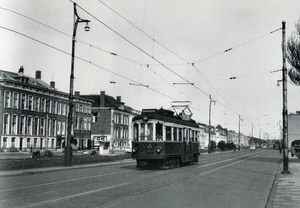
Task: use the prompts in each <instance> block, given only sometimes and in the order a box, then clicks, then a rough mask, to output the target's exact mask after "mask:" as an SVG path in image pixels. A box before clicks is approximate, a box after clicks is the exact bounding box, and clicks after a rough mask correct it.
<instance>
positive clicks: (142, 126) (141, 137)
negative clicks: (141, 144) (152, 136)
mask: <svg viewBox="0 0 300 208" xmlns="http://www.w3.org/2000/svg"><path fill="white" fill-rule="evenodd" d="M145 127H146V125H145V124H144V123H141V129H140V131H141V133H140V141H145Z"/></svg>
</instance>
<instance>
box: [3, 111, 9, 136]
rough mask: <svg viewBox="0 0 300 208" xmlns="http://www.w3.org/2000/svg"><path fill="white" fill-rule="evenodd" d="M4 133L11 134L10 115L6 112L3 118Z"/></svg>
mask: <svg viewBox="0 0 300 208" xmlns="http://www.w3.org/2000/svg"><path fill="white" fill-rule="evenodd" d="M3 133H4V134H9V115H8V114H4V118H3Z"/></svg>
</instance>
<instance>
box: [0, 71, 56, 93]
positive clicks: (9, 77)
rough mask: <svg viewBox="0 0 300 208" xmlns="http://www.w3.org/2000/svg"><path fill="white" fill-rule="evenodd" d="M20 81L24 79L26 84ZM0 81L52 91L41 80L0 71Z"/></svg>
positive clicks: (51, 88)
mask: <svg viewBox="0 0 300 208" xmlns="http://www.w3.org/2000/svg"><path fill="white" fill-rule="evenodd" d="M22 79H26V80H27V82H26V83H24V82H22ZM0 81H10V82H15V83H22V84H27V85H32V86H34V87H39V88H43V89H48V90H54V88H53V87H51V86H50V85H49V84H47V83H46V82H44V81H43V80H41V79H35V78H32V77H29V76H25V75H20V74H18V73H15V72H9V71H3V70H0Z"/></svg>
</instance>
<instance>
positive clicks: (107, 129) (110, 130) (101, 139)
mask: <svg viewBox="0 0 300 208" xmlns="http://www.w3.org/2000/svg"><path fill="white" fill-rule="evenodd" d="M75 94H76V95H77V96H80V97H82V98H86V99H89V100H92V101H93V104H92V122H91V130H92V135H91V137H92V139H93V141H94V142H93V143H94V145H95V147H97V146H98V147H99V146H100V145H104V147H103V148H104V149H107V148H109V149H111V150H114V149H124V148H125V147H126V146H127V145H129V144H131V141H132V135H133V127H132V124H131V121H132V118H133V117H134V116H136V115H139V114H141V112H140V111H137V110H134V109H132V108H131V107H129V106H126V105H125V103H124V102H122V101H121V96H117V97H116V99H115V98H113V97H112V96H109V95H106V94H105V91H101V92H100V95H80V93H79V92H76V93H75Z"/></svg>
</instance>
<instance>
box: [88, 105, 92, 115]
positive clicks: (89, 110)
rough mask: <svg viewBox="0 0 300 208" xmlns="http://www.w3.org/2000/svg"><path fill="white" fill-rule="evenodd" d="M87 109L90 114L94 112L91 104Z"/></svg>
mask: <svg viewBox="0 0 300 208" xmlns="http://www.w3.org/2000/svg"><path fill="white" fill-rule="evenodd" d="M87 111H88V112H87V113H88V114H90V113H91V112H92V110H91V106H88V107H87Z"/></svg>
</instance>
